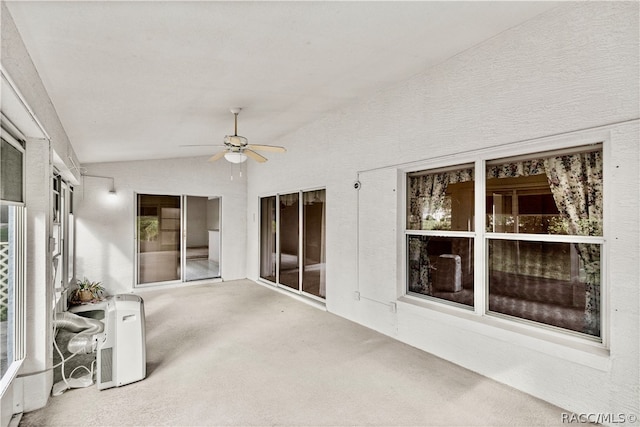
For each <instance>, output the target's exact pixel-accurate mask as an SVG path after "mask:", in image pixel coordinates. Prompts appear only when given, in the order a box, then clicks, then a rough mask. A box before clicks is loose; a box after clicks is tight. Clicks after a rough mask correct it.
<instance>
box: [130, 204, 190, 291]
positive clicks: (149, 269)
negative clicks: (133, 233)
mask: <svg viewBox="0 0 640 427" xmlns="http://www.w3.org/2000/svg"><path fill="white" fill-rule="evenodd" d="M181 207H182V204H181V200H180V196H165V195H152V194H138V209H137V228H138V230H137V231H138V233H137V235H138V284H145V283H155V282H167V281H173V280H180V248H181V245H180V235H181V233H180V222H181V221H180V211H181Z"/></svg>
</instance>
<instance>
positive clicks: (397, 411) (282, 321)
mask: <svg viewBox="0 0 640 427" xmlns="http://www.w3.org/2000/svg"><path fill="white" fill-rule="evenodd" d="M140 295H141V296H142V297H143V299H144V302H145V303H144V305H145V311H146V332H147V342H146V350H147V374H148V375H147V378H146V379H144V380H142V381H139V382H136V383H133V384H129V385H126V386H122V387H119V388H112V389H108V390H103V391H98V390H97V388H96V387H95V386H92V387H89V388H85V389H74V390H70V391H68V392H66V393H64V394H63V395H61V396H58V397H51V398H50V399H49V403H48V405H47V406H46V407H45V408H43V409H40V410H37V411H34V412H31V413H27V414H24V416H23V417H22V420H21V422H20V425H21V426H24V427H27V426H125V425H127V426H129V425H136V426H166V425H168V426H500V425H502V426H541V425H561V424H562V419H561V414H562V412H564V411H563V410H562V409H561V408H558V407H556V406H553V405H551V404H549V403H546V402H543V401H541V400H539V399H536V398H533V397H531V396H528V395H526V394H524V393H521V392H519V391H517V390H514V389H512V388H510V387H507V386H505V385H502V384H499V383H497V382H495V381H492V380H489V379H487V378H484V377H482V376H480V375H477V374H475V373H473V372H470V371H468V370H466V369H463V368H461V367H459V366H456V365H453V364H451V363H449V362H446V361H444V360H442V359H439V358H437V357H434V356H432V355H430V354H428V353H425V352H423V351H420V350H418V349H415V348H413V347H410V346H408V345H405V344H402V343H400V342H398V341H395V340H393V339H391V338H389V337H386V336H384V335H381V334H379V333H377V332H375V331H372V330H370V329H367V328H365V327H362V326H360V325H357V324H354V323H352V322H350V321H348V320H345V319H343V318H340V317H338V316H335V315H332V314H330V313H327V312H325V311H322V310H319V309H317V308H315V307H312V306H310V305H308V304H305V303H303V302H300V301H298V300H296V299H294V298H290V297H289V296H286V295H282V294H281V293H279V292H274V291H273V290H271V289H268V288H266V287H264V286H261V285H258V284H256V283H254V282H251V281H249V280H239V281H232V282H223V283H212V284H210V285H197V286H190V287H185V288H178V289H166V290H157V291H151V292H144V293H141V294H140Z"/></svg>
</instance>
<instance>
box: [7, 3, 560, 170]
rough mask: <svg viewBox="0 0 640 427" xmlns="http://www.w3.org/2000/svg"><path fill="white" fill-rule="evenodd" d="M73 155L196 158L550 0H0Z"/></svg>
mask: <svg viewBox="0 0 640 427" xmlns="http://www.w3.org/2000/svg"><path fill="white" fill-rule="evenodd" d="M6 3H7V5H8V7H9V10H10V12H11V15H12V17H13V19H14V21H15V23H16V26H17V27H18V30H19V31H20V34H21V36H22V38H23V40H24V43H25V45H26V47H27V49H28V51H29V53H30V55H31V58H32V60H33V62H34V64H35V66H36V68H37V69H38V72H39V74H40V77H41V79H42V81H43V82H44V85H45V87H46V89H47V91H48V93H49V96H50V97H51V100H52V101H53V104H54V106H55V108H56V110H57V112H58V115H59V117H60V120H61V122H62V124H63V126H64V128H65V130H66V132H67V134H68V135H69V138H70V140H71V143H72V144H73V146H74V148H75V151H76V153H77V155H78V157H79V159H80V161H81V162H82V163H90V162H102V161H120V160H137V159H153V158H172V157H185V156H195V155H207V154H211V153H212V152H213V151H215V150H212V149H211V148H207V147H204V148H197V147H181V145H188V144H220V143H221V142H222V139H223V137H224V135H227V134H232V133H233V115H232V114H231V113H230V112H229V108H230V107H236V106H238V107H243V110H242V112H241V113H240V116H239V129H238V133H239V134H240V135H244V136H246V137H247V138H249V142H250V143H254V144H275V145H279V141H280V140H281V138H283V137H284V136H285V135H287V134H289V133H291V132H293V131H295V130H296V129H298V128H299V127H301V126H304V125H305V124H307V123H310V122H312V121H314V120H317V119H318V118H320V117H322V116H323V115H324V114H326V113H327V112H329V111H334V110H339V109H342V108H347V106H348V105H349V104H350V103H352V102H353V101H354V100H355V99H357V98H361V97H366V96H369V95H371V94H372V93H374V92H377V91H380V90H384V89H385V88H388V87H391V86H393V85H394V84H397V83H398V82H400V81H402V80H406V79H408V78H410V77H411V76H414V75H416V74H417V73H420V72H421V71H423V70H425V69H427V68H428V67H430V66H433V65H435V64H437V63H440V62H442V61H446V60H447V59H448V58H450V57H452V56H454V55H456V54H458V53H460V52H462V51H465V50H467V49H470V48H473V46H475V45H477V44H478V43H481V42H483V41H486V40H488V39H490V38H491V37H494V36H495V35H497V34H499V33H501V32H503V31H505V30H507V29H508V28H510V27H513V26H516V25H519V24H520V23H522V22H524V21H526V20H529V19H531V18H532V17H534V16H536V15H538V14H540V13H544V12H546V11H548V10H550V9H552V8H553V7H555V6H556V3H552V2H521V1H516V2H502V1H496V2H313V1H310V2H269V1H267V2H244V1H234V2H223V1H193V2H186V1H165V2H156V1H118V2H114V1H86V2H76V1H42V2H40V1H7V2H6Z"/></svg>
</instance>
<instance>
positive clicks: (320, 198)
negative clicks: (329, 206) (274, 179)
mask: <svg viewBox="0 0 640 427" xmlns="http://www.w3.org/2000/svg"><path fill="white" fill-rule="evenodd" d="M302 194H303V195H302V197H303V224H304V232H303V236H302V238H303V245H304V261H303V267H304V269H303V271H302V290H303V292H307V293H310V294H312V295H315V296H317V297H321V298H324V297H325V265H326V263H325V245H324V241H325V190H316V191H306V192H304V193H302Z"/></svg>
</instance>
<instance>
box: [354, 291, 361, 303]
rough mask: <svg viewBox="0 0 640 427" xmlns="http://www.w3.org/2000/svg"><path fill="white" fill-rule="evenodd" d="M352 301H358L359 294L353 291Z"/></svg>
mask: <svg viewBox="0 0 640 427" xmlns="http://www.w3.org/2000/svg"><path fill="white" fill-rule="evenodd" d="M353 299H355V300H356V301H360V292H358V291H355V292H354V293H353Z"/></svg>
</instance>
